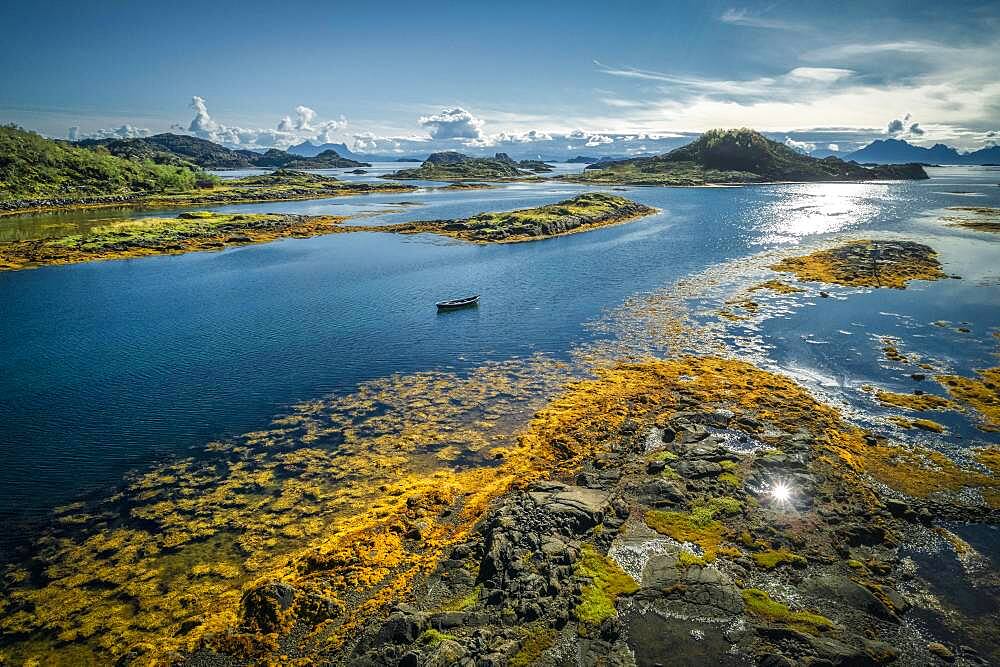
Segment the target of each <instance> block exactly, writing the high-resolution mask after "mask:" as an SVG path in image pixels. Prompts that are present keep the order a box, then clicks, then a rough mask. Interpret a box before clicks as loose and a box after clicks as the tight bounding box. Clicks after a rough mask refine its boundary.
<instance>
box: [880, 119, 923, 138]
mask: <svg viewBox="0 0 1000 667" xmlns="http://www.w3.org/2000/svg"><path fill="white" fill-rule="evenodd" d="M912 119H913V117H912V116H911V115H910V114H906V115H905V116H903V117H902V118H893V119H892V120H890V121H889V124H888V125H887V126H886V128H885V133H886V134H888V135H889V136H892V137H907V136H911V137H919V136H922V135H923V134H924V128H922V127H920V123H915V122H912Z"/></svg>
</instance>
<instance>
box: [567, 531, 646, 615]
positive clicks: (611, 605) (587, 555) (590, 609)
mask: <svg viewBox="0 0 1000 667" xmlns="http://www.w3.org/2000/svg"><path fill="white" fill-rule="evenodd" d="M576 573H577V574H578V575H579V576H581V577H589V578H590V580H591V584H590V585H589V586H587V587H585V588H584V589H583V593H582V594H581V597H582V598H583V600H582V601H581V602H580V604H579V605H577V607H576V617H577V618H578V619H579V620H580V621H581V622H582V623H585V624H588V625H600V624H601V623H602V622H604V620H605V619H608V618H611V617H612V616H614V615H615V614H616V613H617V611H616V609H615V600H617V599H618V596H619V595H631V594H632V593H635V592H636V591H637V590H639V586H638V584H636V583H635V581H634V580H633V579H632V577H630V576H629V575H627V574H625V572H624V571H623V570H622V569H621V568H620V567H618V565H616V564H615V562H614V561H612V560H611V559H609V558H608V557H607V556H604V555H602V554H601V553H600V552H598V551H597V550H596V549H594V547H592V546H590V545H586V546H584V547H583V550H582V553H581V556H580V560H579V561H578V562H577V564H576Z"/></svg>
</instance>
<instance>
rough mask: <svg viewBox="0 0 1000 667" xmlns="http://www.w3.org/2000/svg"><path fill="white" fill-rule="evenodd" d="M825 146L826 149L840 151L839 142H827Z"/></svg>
mask: <svg viewBox="0 0 1000 667" xmlns="http://www.w3.org/2000/svg"><path fill="white" fill-rule="evenodd" d="M826 147H827V150H831V151H837V152H840V145H839V144H827V145H826Z"/></svg>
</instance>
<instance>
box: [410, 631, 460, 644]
mask: <svg viewBox="0 0 1000 667" xmlns="http://www.w3.org/2000/svg"><path fill="white" fill-rule="evenodd" d="M446 639H455V635H450V634H448V633H447V632H441V631H440V630H435V629H434V628H428V629H427V630H424V631H423V632H422V633H421V634H420V636H419V637H417V643H419V644H424V645H427V646H437V645H438V644H440V643H441V642H443V641H445V640H446Z"/></svg>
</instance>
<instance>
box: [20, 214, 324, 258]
mask: <svg viewBox="0 0 1000 667" xmlns="http://www.w3.org/2000/svg"><path fill="white" fill-rule="evenodd" d="M341 220H342V219H341V218H330V217H323V216H301V215H281V214H274V213H271V214H254V215H236V214H217V213H211V212H208V211H191V212H185V213H181V214H180V215H179V216H177V217H176V218H140V219H137V220H121V221H118V222H114V223H111V224H107V225H102V226H97V227H93V228H91V229H90V230H88V231H87V232H86V233H84V234H74V235H71V236H62V237H58V238H51V239H40V240H32V241H14V242H11V243H3V244H0V271H2V270H4V269H21V268H25V267H28V266H42V265H47V264H69V263H76V262H87V261H94V260H103V259H120V258H127V257H141V256H144V255H156V254H168V253H176V252H187V251H191V250H206V249H211V248H221V247H223V246H226V245H233V244H246V243H261V242H264V241H271V240H273V239H276V238H281V237H286V236H315V235H318V234H329V233H334V232H337V231H339V230H340V229H341V228H340V227H339V222H340V221H341Z"/></svg>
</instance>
